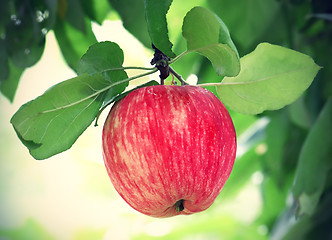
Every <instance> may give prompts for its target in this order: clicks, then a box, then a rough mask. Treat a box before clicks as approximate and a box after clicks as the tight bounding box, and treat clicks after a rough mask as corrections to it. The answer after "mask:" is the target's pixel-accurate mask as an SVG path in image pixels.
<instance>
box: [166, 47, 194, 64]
mask: <svg viewBox="0 0 332 240" xmlns="http://www.w3.org/2000/svg"><path fill="white" fill-rule="evenodd" d="M190 52H192V50H187V51H184V52H182V53H180V54H179V55H177V56H176V57H175V58H173V59H172V60H171V61H169V62H168V63H169V64H172V63H175V62H176V61H177V60H179V59H180V58H182V57H183V56H185V55H187V54H188V53H190Z"/></svg>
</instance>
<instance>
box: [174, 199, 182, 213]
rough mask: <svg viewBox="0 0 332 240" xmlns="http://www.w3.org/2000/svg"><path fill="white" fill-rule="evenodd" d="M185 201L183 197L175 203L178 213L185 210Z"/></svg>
mask: <svg viewBox="0 0 332 240" xmlns="http://www.w3.org/2000/svg"><path fill="white" fill-rule="evenodd" d="M183 201H184V200H183V199H180V200H179V201H177V202H176V203H175V204H174V206H175V210H176V212H177V213H178V212H182V211H183V210H184V206H183Z"/></svg>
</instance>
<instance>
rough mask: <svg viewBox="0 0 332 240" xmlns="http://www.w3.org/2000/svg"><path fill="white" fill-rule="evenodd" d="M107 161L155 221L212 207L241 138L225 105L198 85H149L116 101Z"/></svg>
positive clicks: (135, 203) (114, 177) (106, 133)
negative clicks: (237, 141) (237, 134)
mask: <svg viewBox="0 0 332 240" xmlns="http://www.w3.org/2000/svg"><path fill="white" fill-rule="evenodd" d="M102 139H103V157H104V162H105V166H106V169H107V172H108V175H109V177H110V179H111V181H112V183H113V185H114V187H115V189H116V190H117V192H118V193H119V194H120V195H121V197H122V198H123V199H124V200H125V201H126V202H127V203H128V204H129V205H130V206H132V207H133V208H134V209H136V210H137V211H139V212H141V213H143V214H146V215H149V216H153V217H171V216H175V215H180V214H184V215H188V214H192V213H196V212H200V211H203V210H205V209H207V208H208V207H210V206H211V205H212V203H213V202H214V200H215V199H216V197H217V196H218V194H219V193H220V191H221V190H222V188H223V186H224V185H225V182H226V181H227V179H228V177H229V175H230V173H231V171H232V168H233V164H234V160H235V155H236V134H235V130H234V125H233V122H232V119H231V117H230V115H229V113H228V111H227V109H226V108H225V106H224V105H223V104H222V102H221V101H220V100H219V99H218V98H217V97H216V96H215V95H214V94H213V93H211V92H209V91H208V90H206V89H203V88H201V87H196V86H165V85H157V86H149V87H144V88H139V89H137V90H134V91H132V92H130V93H129V94H128V95H127V96H126V97H124V98H123V99H122V100H120V101H118V102H116V103H115V104H114V105H113V107H112V109H111V110H110V112H109V115H108V117H107V119H106V121H105V124H104V128H103V135H102Z"/></svg>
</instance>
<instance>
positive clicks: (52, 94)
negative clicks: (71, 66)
mask: <svg viewBox="0 0 332 240" xmlns="http://www.w3.org/2000/svg"><path fill="white" fill-rule="evenodd" d="M122 63H123V52H122V50H121V48H120V47H119V46H118V45H117V44H115V43H112V42H101V43H96V44H95V45H92V46H91V47H90V48H89V50H88V51H87V52H86V54H85V55H84V56H83V57H82V59H81V61H80V63H79V67H78V69H79V74H80V76H78V77H75V78H72V79H69V80H67V81H64V82H62V83H59V84H57V85H55V86H53V87H52V88H51V89H49V90H48V91H46V92H45V93H44V94H43V95H42V96H40V97H38V98H36V99H35V100H33V101H31V102H28V103H26V104H25V105H23V106H22V107H21V108H20V109H19V110H18V111H17V112H16V113H15V115H14V116H13V117H12V119H11V123H12V124H13V126H14V128H15V131H16V133H17V135H18V136H19V138H20V139H21V141H22V142H23V144H25V145H26V147H27V148H28V149H29V151H30V154H31V155H32V156H33V157H34V158H36V159H45V158H48V157H51V156H53V155H55V154H57V153H60V152H63V151H65V150H67V149H69V148H70V147H71V146H72V145H73V144H74V142H75V141H76V139H77V138H78V137H79V136H80V135H81V134H82V133H83V131H85V129H86V128H87V127H88V126H89V125H90V124H91V122H92V121H93V119H94V118H95V117H96V115H97V113H98V111H99V109H100V107H101V106H102V103H103V101H104V99H105V96H106V94H107V93H109V92H112V94H114V95H117V94H119V93H121V92H122V91H123V90H124V89H125V87H126V86H127V82H128V80H129V79H128V77H127V74H126V73H125V72H124V71H123V69H120V70H117V71H109V70H110V68H120V67H121V66H122Z"/></svg>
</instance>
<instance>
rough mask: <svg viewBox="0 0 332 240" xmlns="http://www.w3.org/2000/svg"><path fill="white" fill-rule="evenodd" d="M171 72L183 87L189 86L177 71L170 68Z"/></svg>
mask: <svg viewBox="0 0 332 240" xmlns="http://www.w3.org/2000/svg"><path fill="white" fill-rule="evenodd" d="M169 72H170V73H171V74H172V75H174V76H175V77H176V78H177V79H178V80H179V81H180V82H181V86H183V85H189V84H188V83H187V82H186V81H185V80H184V79H183V78H182V76H181V75H180V74H178V73H177V72H175V70H174V69H173V68H172V67H171V66H169Z"/></svg>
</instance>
